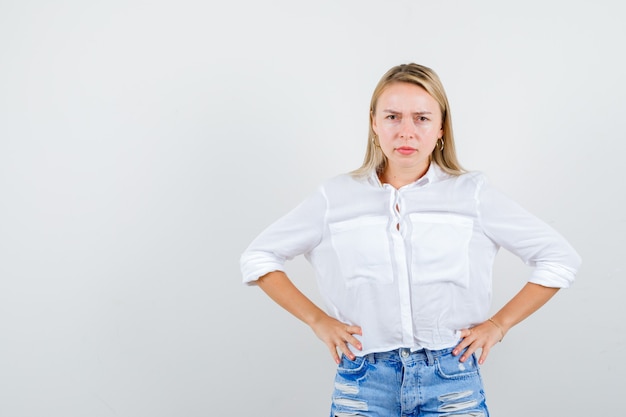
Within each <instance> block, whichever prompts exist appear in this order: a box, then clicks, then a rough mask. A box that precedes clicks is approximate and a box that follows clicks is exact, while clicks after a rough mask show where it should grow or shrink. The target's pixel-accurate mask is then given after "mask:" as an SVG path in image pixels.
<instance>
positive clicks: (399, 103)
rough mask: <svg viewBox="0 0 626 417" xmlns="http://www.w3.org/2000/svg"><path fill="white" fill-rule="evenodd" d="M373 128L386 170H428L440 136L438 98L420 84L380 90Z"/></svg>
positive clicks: (398, 85) (406, 84) (440, 122)
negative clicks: (385, 159) (384, 159)
mask: <svg viewBox="0 0 626 417" xmlns="http://www.w3.org/2000/svg"><path fill="white" fill-rule="evenodd" d="M372 128H373V129H374V132H375V133H376V135H377V136H378V142H379V144H380V147H381V149H382V151H383V153H384V154H385V156H386V157H387V170H394V171H395V170H398V169H399V170H403V171H407V170H410V171H411V172H413V170H416V173H418V174H419V175H422V174H423V173H424V172H426V170H427V169H428V165H429V164H430V154H431V153H432V151H433V149H434V148H435V145H436V144H437V139H439V138H441V137H442V136H443V128H442V120H441V110H440V109H439V104H438V103H437V101H436V100H435V99H434V98H433V97H432V96H431V95H430V94H428V93H427V92H426V90H424V89H423V88H422V87H419V86H417V85H415V84H410V83H405V82H396V83H393V84H391V85H389V86H388V87H387V88H385V89H384V90H383V92H382V94H381V95H380V97H379V98H378V101H377V103H376V113H375V114H374V115H372Z"/></svg>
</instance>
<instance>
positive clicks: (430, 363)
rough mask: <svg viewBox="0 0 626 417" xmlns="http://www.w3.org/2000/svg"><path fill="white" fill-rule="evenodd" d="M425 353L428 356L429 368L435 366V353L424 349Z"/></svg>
mask: <svg viewBox="0 0 626 417" xmlns="http://www.w3.org/2000/svg"><path fill="white" fill-rule="evenodd" d="M424 353H425V354H426V360H427V361H428V366H433V365H434V364H435V359H434V358H433V353H432V352H431V351H430V350H429V349H426V348H424Z"/></svg>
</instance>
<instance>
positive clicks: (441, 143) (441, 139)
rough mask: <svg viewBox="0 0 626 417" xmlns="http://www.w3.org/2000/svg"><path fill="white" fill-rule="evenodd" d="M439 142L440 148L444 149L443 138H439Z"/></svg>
mask: <svg viewBox="0 0 626 417" xmlns="http://www.w3.org/2000/svg"><path fill="white" fill-rule="evenodd" d="M437 144H438V145H439V150H440V151H443V145H444V144H443V138H439V139H437Z"/></svg>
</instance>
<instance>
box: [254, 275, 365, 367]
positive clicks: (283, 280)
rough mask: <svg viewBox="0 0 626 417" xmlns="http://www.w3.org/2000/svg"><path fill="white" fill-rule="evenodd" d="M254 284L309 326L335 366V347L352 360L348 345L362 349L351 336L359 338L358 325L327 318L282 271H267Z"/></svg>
mask: <svg viewBox="0 0 626 417" xmlns="http://www.w3.org/2000/svg"><path fill="white" fill-rule="evenodd" d="M257 283H258V285H259V287H261V289H262V290H263V291H265V293H266V294H267V295H269V296H270V298H271V299H272V300H274V301H275V302H276V303H277V304H278V305H280V306H281V307H283V308H284V309H285V310H287V311H288V312H290V313H291V314H293V315H294V316H295V317H297V318H298V319H300V320H302V321H303V322H304V323H306V324H307V325H309V326H310V327H311V329H312V330H313V331H314V332H315V334H316V335H317V337H319V338H320V339H321V340H322V341H323V342H324V343H325V344H326V346H328V348H329V350H330V354H331V355H332V357H333V359H334V360H335V362H336V363H339V355H338V353H337V348H339V350H341V352H343V353H344V354H345V355H346V356H347V357H349V358H350V359H352V360H354V358H355V356H354V354H353V353H352V352H351V351H350V349H349V348H348V343H349V344H351V345H352V346H354V347H355V348H357V349H358V350H361V349H362V346H361V343H360V342H359V341H358V340H357V339H356V338H355V337H354V336H353V335H355V334H358V335H361V328H360V327H359V326H349V325H347V324H345V323H342V322H340V321H338V320H335V319H334V318H332V317H330V316H329V315H328V314H326V313H325V312H324V311H322V309H320V308H319V307H318V306H316V305H315V304H314V303H313V302H312V301H311V300H309V299H308V298H307V297H306V296H305V295H304V294H303V293H302V292H300V290H299V289H298V288H296V286H295V285H294V284H293V283H292V282H291V280H290V279H289V278H288V277H287V275H286V274H285V273H284V272H281V271H274V272H270V273H268V274H266V275H263V276H262V277H261V278H259V280H258V281H257Z"/></svg>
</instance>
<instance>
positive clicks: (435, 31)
mask: <svg viewBox="0 0 626 417" xmlns="http://www.w3.org/2000/svg"><path fill="white" fill-rule="evenodd" d="M623 8H624V6H622V4H621V2H620V1H617V0H616V1H608V0H599V1H594V2H584V1H525V2H502V1H474V2H470V1H440V2H434V1H430V2H422V1H416V0H410V1H409V0H404V1H400V0H396V1H382V0H381V1H372V0H368V1H363V0H351V1H345V0H335V1H316V2H299V1H288V0H283V1H276V0H269V1H253V0H243V1H233V2H211V1H209V2H207V1H191V0H179V1H166V0H160V1H159V0H157V1H155V0H151V1H147V0H146V1H140V0H128V1H106V2H105V1H78V0H66V1H43V0H42V1H32V0H31V1H24V0H20V1H18V0H13V1H11V0H0V416H3V417H27V416H29V417H30V416H45V417H74V416H76V417H84V416H89V417H100V416H124V417H143V416H150V417H162V416H163V417H165V416H168V417H169V416H218V415H229V416H250V415H255V416H270V415H272V416H299V417H317V416H325V415H328V409H329V403H330V393H331V391H332V379H333V377H334V365H333V362H332V360H331V358H330V356H329V355H328V353H327V351H326V347H325V346H323V345H322V344H321V342H319V341H318V340H317V339H316V338H315V336H314V334H313V333H312V332H311V331H310V330H309V329H308V328H307V327H306V326H305V325H303V324H302V323H300V322H298V321H297V320H296V319H294V318H292V317H291V316H289V315H288V314H287V313H285V312H284V311H282V310H281V309H280V308H279V307H278V306H276V305H275V304H273V303H272V302H271V301H270V300H269V299H268V298H267V297H266V296H265V295H264V294H262V292H261V291H260V290H259V289H258V288H249V287H245V286H243V285H242V284H241V276H240V272H239V256H240V254H241V252H242V251H243V250H244V249H245V247H246V246H247V245H248V243H249V242H250V241H251V240H252V239H253V237H254V236H255V235H256V234H257V233H259V232H260V231H261V230H262V229H263V228H264V227H265V226H266V225H268V224H269V223H270V222H271V221H273V220H274V219H276V218H277V217H278V216H280V215H282V214H283V213H285V212H286V211H287V210H289V209H291V208H292V207H293V206H294V205H296V204H297V203H298V202H299V201H301V200H302V199H303V198H305V196H307V195H308V194H309V193H311V192H312V191H313V190H314V188H315V187H316V186H317V185H318V184H319V183H320V182H321V181H323V180H325V179H327V178H329V177H331V176H334V175H337V174H340V173H343V172H346V171H349V170H352V169H354V168H356V167H358V166H359V165H360V163H361V161H362V157H363V153H364V150H365V143H366V140H367V139H366V134H367V111H368V105H369V99H370V95H371V93H372V90H373V89H374V86H375V84H376V83H377V81H378V79H379V78H380V76H381V75H382V74H383V73H384V72H385V71H386V70H387V69H388V68H390V67H391V66H394V65H396V64H399V63H406V62H412V61H413V62H418V63H421V64H424V65H427V66H430V67H432V68H434V69H435V70H436V71H437V72H438V73H439V75H440V77H441V78H442V80H443V82H444V85H445V87H446V89H447V92H448V96H449V99H450V101H451V104H452V114H453V120H454V126H455V133H456V139H457V144H458V148H459V157H460V160H461V162H462V163H463V164H464V166H465V167H466V168H468V169H471V170H481V171H484V172H485V173H486V174H487V176H488V177H489V179H490V181H491V182H492V183H494V184H495V185H496V186H498V187H499V188H501V189H502V190H504V191H505V192H506V193H507V194H509V195H510V196H512V197H513V198H514V199H516V200H517V201H518V202H519V203H521V204H522V205H523V206H525V207H526V208H528V209H529V210H530V211H532V212H533V213H535V214H536V215H537V216H539V217H540V218H542V219H544V220H545V221H546V222H548V223H549V224H551V225H553V226H554V227H555V228H556V229H557V230H559V231H560V232H561V233H563V234H564V235H565V236H566V237H567V238H568V239H569V240H570V242H571V243H572V244H573V245H574V246H575V247H576V248H577V249H578V251H579V252H580V254H581V255H582V257H583V268H582V269H581V271H580V274H579V276H578V280H577V282H576V283H575V285H574V286H573V287H572V288H571V289H569V290H565V291H562V292H560V293H559V294H558V295H557V297H556V298H555V299H554V300H553V301H552V302H551V303H549V304H548V305H547V306H546V307H545V308H544V309H542V310H540V311H539V312H538V313H537V314H535V315H534V316H532V317H531V318H530V319H528V320H527V321H525V322H524V323H522V324H521V325H519V326H518V327H516V328H514V329H513V330H512V331H511V332H510V333H509V335H508V336H507V338H506V339H505V340H504V342H503V343H502V344H500V345H498V347H497V349H494V350H493V352H492V355H491V356H490V357H489V359H488V361H487V363H486V364H485V366H484V367H483V374H484V377H485V384H486V390H487V396H488V401H489V404H490V407H491V410H492V414H493V415H494V416H506V417H518V416H519V417H522V416H524V417H527V416H554V415H556V416H587V415H610V414H613V415H614V414H615V412H618V411H616V410H619V409H622V408H623V393H622V391H623V389H622V388H623V386H622V376H623V374H624V372H625V371H626V368H625V363H626V361H624V360H623V356H624V353H625V351H626V336H625V332H624V330H625V329H624V324H623V322H624V320H623V317H624V310H625V307H624V293H625V290H626V284H625V282H626V281H625V280H624V276H625V268H624V248H625V247H626V239H625V238H624V236H626V207H625V186H624V180H623V178H624V174H623V171H624V157H623V154H624V152H625V151H626V147H625V140H624V131H625V130H626V117H625V116H624V114H625V113H626V105H625V97H626V82H625V81H624V73H625V72H626V65H625V64H624V58H623V55H624V45H625V41H626V26H625V25H624V12H623ZM289 268H290V269H289V271H290V273H291V274H292V275H293V278H294V280H295V281H296V283H297V284H298V285H299V286H300V287H301V288H302V289H303V290H304V291H305V292H306V293H307V294H309V295H310V296H311V297H312V298H313V299H315V300H317V299H318V298H317V297H318V296H317V293H316V288H315V285H314V278H313V275H312V272H311V270H310V269H309V268H308V265H306V263H305V262H304V261H303V260H296V261H294V262H293V263H291V264H290V265H289ZM528 274H529V271H528V269H527V268H526V267H525V266H524V265H523V264H522V263H521V262H520V261H519V260H517V259H516V258H513V257H512V256H511V255H508V254H506V253H502V254H501V255H500V256H499V257H498V260H497V263H496V268H495V283H494V287H495V299H494V310H495V309H496V307H499V306H501V305H502V303H504V302H505V301H506V300H507V299H508V298H509V297H511V296H512V295H513V294H514V293H515V292H516V291H517V290H518V289H519V288H520V287H521V286H522V285H523V283H524V281H525V279H526V278H527V276H528Z"/></svg>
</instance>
